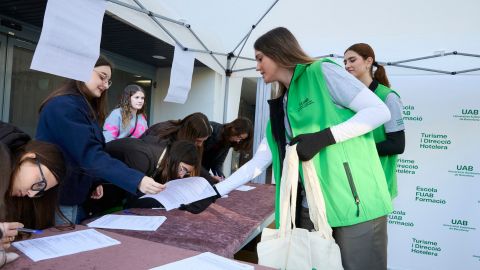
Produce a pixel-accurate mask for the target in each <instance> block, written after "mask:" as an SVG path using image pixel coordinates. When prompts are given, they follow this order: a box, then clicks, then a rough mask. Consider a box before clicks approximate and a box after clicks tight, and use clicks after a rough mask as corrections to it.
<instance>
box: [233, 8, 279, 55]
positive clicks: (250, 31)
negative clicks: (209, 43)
mask: <svg viewBox="0 0 480 270" xmlns="http://www.w3.org/2000/svg"><path fill="white" fill-rule="evenodd" d="M278 1H279V0H275V2H273V4H272V5H270V7H269V8H268V9H267V11H265V12H264V13H263V15H262V16H261V17H260V19H258V20H257V22H256V23H255V24H254V25H252V28H251V29H250V30H249V31H248V33H247V34H246V35H245V36H244V37H243V38H242V40H240V42H238V44H237V46H235V48H234V49H233V50H232V52H235V51H236V50H237V48H238V47H239V46H240V44H242V42H243V41H244V40H245V39H248V37H249V36H250V34H251V33H252V31H253V29H255V27H257V25H258V24H259V23H260V22H261V21H262V20H263V18H265V16H266V15H267V14H268V12H270V10H271V9H272V8H273V7H274V6H275V5H276V4H277V2H278ZM238 54H239V55H240V53H238Z"/></svg>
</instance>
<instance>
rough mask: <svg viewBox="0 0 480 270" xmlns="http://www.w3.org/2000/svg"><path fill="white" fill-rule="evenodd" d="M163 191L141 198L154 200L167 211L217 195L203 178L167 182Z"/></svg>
mask: <svg viewBox="0 0 480 270" xmlns="http://www.w3.org/2000/svg"><path fill="white" fill-rule="evenodd" d="M165 185H166V188H165V190H164V191H161V192H159V193H157V194H154V195H145V196H142V197H141V198H154V199H155V200H157V201H159V202H160V203H161V204H162V205H163V206H164V207H165V209H166V210H167V211H170V210H172V209H175V208H178V207H180V205H181V204H188V203H191V202H195V201H198V200H201V199H205V198H208V197H211V196H214V195H216V194H217V193H216V192H215V190H214V189H213V187H212V186H211V185H210V183H208V181H207V180H206V179H205V178H203V177H189V178H183V179H177V180H172V181H168V182H167V183H166V184H165Z"/></svg>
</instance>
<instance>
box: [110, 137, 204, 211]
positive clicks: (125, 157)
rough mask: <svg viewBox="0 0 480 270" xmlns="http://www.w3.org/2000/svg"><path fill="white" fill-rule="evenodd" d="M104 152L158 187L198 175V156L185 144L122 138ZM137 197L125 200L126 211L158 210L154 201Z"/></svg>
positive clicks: (157, 203) (195, 150) (185, 141)
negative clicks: (140, 209)
mask: <svg viewBox="0 0 480 270" xmlns="http://www.w3.org/2000/svg"><path fill="white" fill-rule="evenodd" d="M106 151H107V152H108V153H109V154H110V155H111V156H112V157H114V158H117V159H119V160H121V161H123V162H125V164H127V165H128V166H129V167H130V168H133V169H136V170H139V171H141V172H143V173H145V175H149V176H150V177H152V178H153V179H155V181H157V182H158V183H161V184H165V183H166V182H168V181H170V180H174V179H181V178H185V177H191V176H198V175H200V169H201V166H200V155H199V153H198V150H197V147H196V146H195V144H194V143H193V142H190V141H187V140H178V141H175V142H173V143H170V142H169V141H168V140H158V138H157V137H154V136H144V137H142V138H140V139H133V138H123V139H119V140H114V141H111V142H109V143H107V147H106ZM139 197H140V196H129V199H128V201H127V204H126V207H127V208H132V207H135V208H149V207H161V205H160V203H159V202H158V201H157V200H154V199H152V198H143V199H139Z"/></svg>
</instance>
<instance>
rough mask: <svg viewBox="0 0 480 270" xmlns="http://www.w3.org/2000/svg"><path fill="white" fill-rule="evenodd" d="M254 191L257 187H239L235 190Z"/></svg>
mask: <svg viewBox="0 0 480 270" xmlns="http://www.w3.org/2000/svg"><path fill="white" fill-rule="evenodd" d="M252 189H255V187H252V186H247V185H241V186H239V187H238V188H236V189H235V190H239V191H249V190H252Z"/></svg>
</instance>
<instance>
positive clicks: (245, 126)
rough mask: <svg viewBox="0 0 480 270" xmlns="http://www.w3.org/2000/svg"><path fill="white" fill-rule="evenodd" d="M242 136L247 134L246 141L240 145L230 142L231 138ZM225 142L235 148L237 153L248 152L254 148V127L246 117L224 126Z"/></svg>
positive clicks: (223, 135)
mask: <svg viewBox="0 0 480 270" xmlns="http://www.w3.org/2000/svg"><path fill="white" fill-rule="evenodd" d="M240 134H247V136H248V137H247V138H246V139H245V140H242V141H240V142H239V143H235V142H230V140H229V139H230V138H231V137H233V136H238V135H240ZM222 137H223V141H224V142H228V143H230V144H231V145H232V146H233V149H235V151H242V152H244V151H248V150H250V148H251V147H252V141H253V125H252V121H250V119H248V118H245V117H239V118H237V119H235V120H233V121H232V122H230V123H227V124H225V125H223V134H222Z"/></svg>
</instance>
